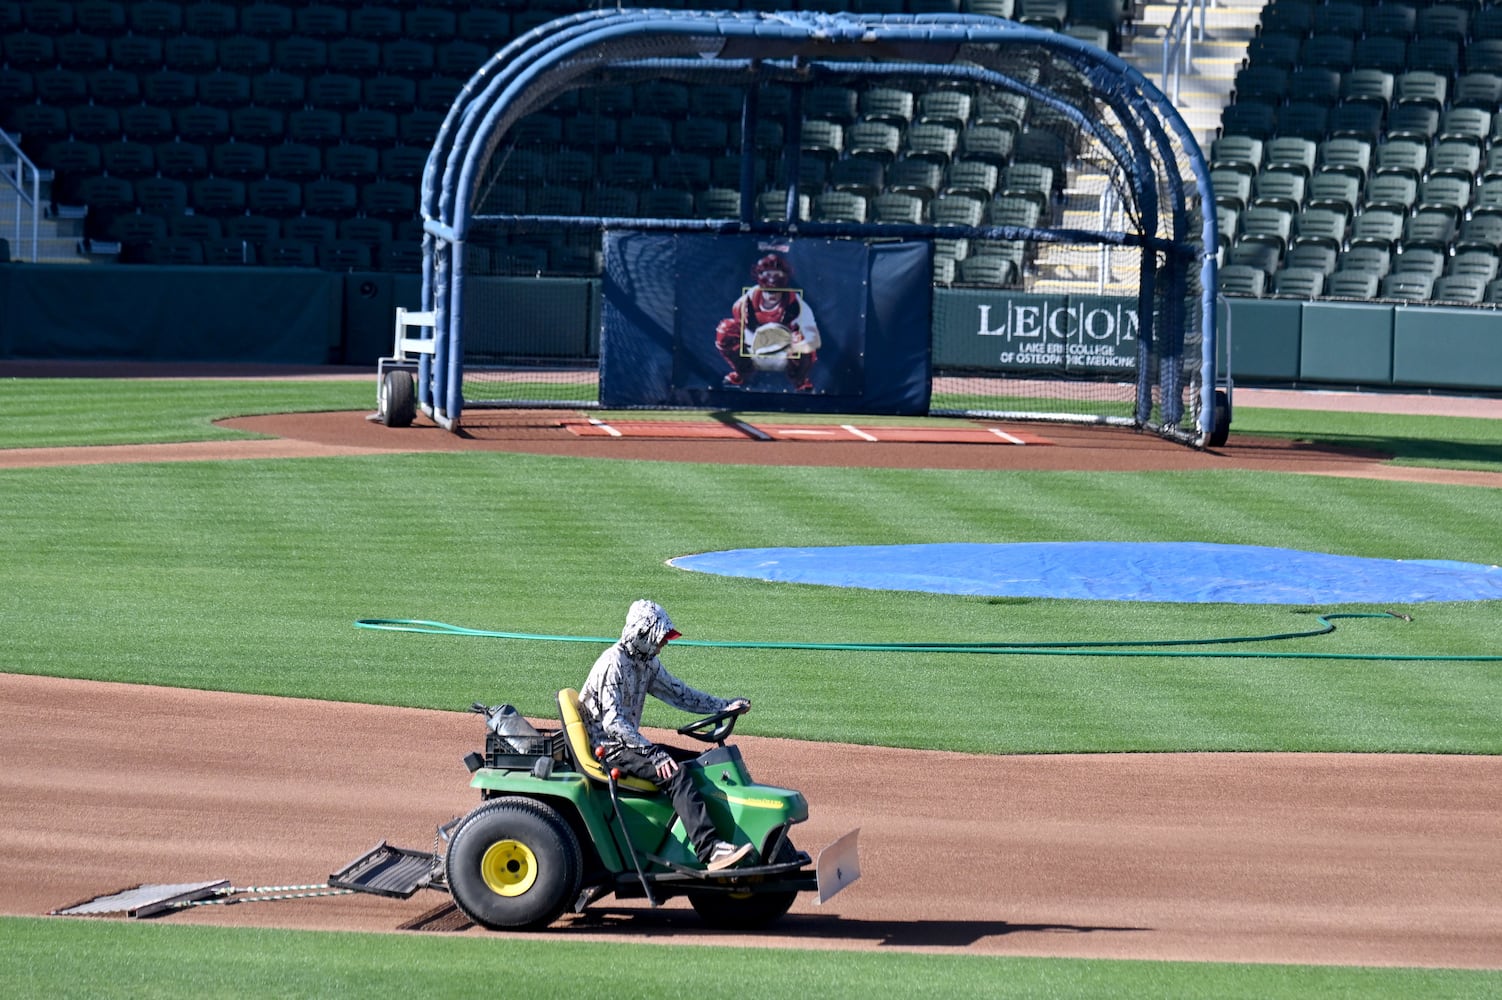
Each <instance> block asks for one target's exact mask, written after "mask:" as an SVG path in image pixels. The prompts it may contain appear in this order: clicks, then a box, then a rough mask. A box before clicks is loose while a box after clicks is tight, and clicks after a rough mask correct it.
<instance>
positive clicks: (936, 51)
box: [381, 10, 1230, 445]
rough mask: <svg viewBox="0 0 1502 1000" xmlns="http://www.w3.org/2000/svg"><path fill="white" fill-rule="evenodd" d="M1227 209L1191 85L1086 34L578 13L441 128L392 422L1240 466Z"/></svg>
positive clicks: (506, 61)
mask: <svg viewBox="0 0 1502 1000" xmlns="http://www.w3.org/2000/svg"><path fill="white" fill-rule="evenodd" d="M1207 204H1213V197H1212V195H1211V193H1210V188H1209V180H1208V170H1207V168H1206V165H1205V162H1204V159H1203V157H1202V155H1201V152H1200V150H1199V147H1198V145H1197V144H1196V142H1195V140H1194V138H1193V135H1192V134H1191V133H1190V131H1189V130H1188V128H1187V127H1186V126H1185V124H1184V122H1183V120H1182V119H1181V118H1180V117H1179V115H1178V114H1177V113H1176V112H1175V110H1174V109H1173V107H1172V106H1171V105H1170V104H1169V102H1168V100H1167V99H1166V98H1165V97H1164V96H1163V94H1162V93H1161V92H1159V91H1158V90H1157V88H1155V87H1154V86H1153V85H1152V84H1151V83H1150V82H1148V81H1147V80H1146V79H1144V78H1143V77H1142V75H1141V74H1140V73H1138V72H1137V71H1136V70H1134V69H1133V68H1132V67H1130V66H1129V65H1127V64H1126V63H1124V62H1123V61H1121V60H1120V59H1119V58H1117V57H1115V56H1113V55H1111V54H1109V53H1107V52H1105V51H1103V50H1101V49H1098V48H1095V47H1092V46H1090V45H1087V44H1085V43H1083V42H1080V41H1077V40H1075V39H1073V38H1070V37H1068V36H1066V35H1063V34H1060V33H1056V32H1051V31H1047V30H1042V29H1036V28H1032V27H1028V26H1024V25H1021V24H1017V23H1015V22H1012V21H1007V20H1002V19H998V18H992V17H985V16H976V15H957V14H939V15H886V16H866V15H856V14H816V13H810V12H797V13H752V12H708V11H683V10H674V11H667V10H604V11H590V12H585V13H580V14H575V15H571V16H566V17H562V18H559V19H557V20H555V21H552V22H550V23H548V24H545V25H543V26H541V27H539V28H537V29H535V30H533V31H531V32H529V33H527V34H525V35H523V36H521V37H519V38H517V39H516V40H515V41H514V42H513V43H512V44H510V45H508V46H507V47H506V48H504V49H503V50H501V51H500V52H498V53H497V54H496V55H495V56H493V57H492V58H491V59H490V60H489V61H488V62H487V63H486V64H485V65H484V66H483V67H482V68H481V69H480V70H479V71H478V72H477V73H475V75H474V76H473V77H472V78H471V79H470V80H469V82H468V84H467V85H466V86H465V88H464V90H463V91H462V93H461V94H460V96H459V97H458V98H457V99H456V100H455V102H454V104H453V106H452V107H451V108H450V110H449V111H448V113H447V117H446V119H445V121H444V123H443V125H442V127H441V129H440V130H439V133H438V137H437V139H436V140H435V142H434V146H433V149H432V152H431V154H430V156H429V159H428V163H427V167H426V170H425V172H424V175H423V182H422V192H421V213H422V216H423V219H424V232H425V235H424V237H423V268H422V279H423V280H422V308H421V309H420V310H415V311H405V310H403V311H400V312H399V316H398V327H397V338H396V350H395V352H394V353H393V356H392V357H390V358H386V359H383V360H382V362H381V380H382V381H381V386H382V392H381V398H382V410H383V414H385V415H387V419H388V422H391V416H392V415H393V414H395V415H396V416H397V417H398V418H400V416H401V411H402V410H403V408H404V407H405V408H407V409H408V410H410V411H415V409H416V408H420V409H421V410H422V411H423V412H424V413H426V414H427V415H429V416H430V417H431V418H432V419H433V420H435V421H436V422H437V423H439V424H440V425H442V426H444V427H446V428H449V429H451V430H452V429H455V428H457V427H458V426H459V423H460V420H461V415H462V414H463V412H464V411H465V409H467V408H476V407H499V406H526V407H538V406H568V407H600V408H612V409H614V408H628V407H629V408H640V409H673V408H684V407H688V408H695V409H701V410H703V409H709V410H725V411H762V412H765V411H773V412H779V411H789V412H804V413H820V412H823V413H836V412H838V413H852V414H860V413H865V414H943V415H972V416H983V417H987V418H1030V419H1051V420H1071V421H1084V422H1091V423H1111V424H1121V425H1125V426H1133V427H1139V428H1145V429H1150V430H1153V431H1156V432H1158V433H1161V434H1163V435H1165V436H1167V437H1171V438H1174V439H1177V440H1181V441H1185V442H1188V443H1191V444H1197V445H1203V444H1206V443H1219V442H1221V441H1223V440H1224V436H1225V433H1226V429H1227V427H1228V425H1229V420H1230V406H1229V404H1230V399H1229V393H1228V391H1227V389H1228V386H1225V385H1217V371H1218V367H1217V341H1216V336H1215V318H1216V317H1215V309H1214V308H1213V305H1214V293H1213V290H1214V289H1215V287H1216V281H1215V267H1216V262H1215V251H1216V247H1217V238H1216V233H1215V214H1214V212H1205V211H1203V206H1204V205H1207ZM409 373H410V374H409Z"/></svg>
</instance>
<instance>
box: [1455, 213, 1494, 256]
mask: <svg viewBox="0 0 1502 1000" xmlns="http://www.w3.org/2000/svg"><path fill="white" fill-rule="evenodd" d="M1470 250H1484V251H1486V252H1487V253H1491V254H1495V253H1497V252H1498V251H1502V215H1495V214H1491V213H1487V212H1478V213H1473V214H1472V215H1471V217H1470V218H1469V219H1466V220H1465V221H1464V222H1462V223H1461V224H1460V232H1459V233H1458V234H1457V235H1456V237H1455V256H1456V259H1457V260H1458V259H1459V258H1460V257H1462V256H1464V255H1465V253H1466V252H1467V251H1470Z"/></svg>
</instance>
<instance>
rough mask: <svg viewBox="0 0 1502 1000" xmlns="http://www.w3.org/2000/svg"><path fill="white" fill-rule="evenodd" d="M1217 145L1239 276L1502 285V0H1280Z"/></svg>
mask: <svg viewBox="0 0 1502 1000" xmlns="http://www.w3.org/2000/svg"><path fill="white" fill-rule="evenodd" d="M1210 159H1211V161H1212V162H1211V182H1212V185H1213V187H1214V189H1215V201H1216V216H1217V220H1218V223H1219V226H1220V238H1221V246H1220V250H1221V260H1222V279H1221V291H1222V292H1224V293H1225V294H1228V295H1255V296H1260V295H1273V296H1283V297H1291V298H1303V299H1307V298H1317V297H1321V296H1328V297H1334V298H1358V299H1366V298H1383V299H1392V300H1397V301H1404V302H1419V303H1424V302H1443V303H1447V304H1450V303H1462V304H1476V303H1481V302H1488V303H1502V294H1499V293H1502V286H1499V285H1498V284H1497V283H1496V277H1497V265H1498V261H1499V259H1502V6H1498V5H1496V4H1491V3H1488V4H1482V3H1480V2H1475V0H1432V2H1431V0H1329V2H1318V3H1317V2H1314V0H1269V2H1268V4H1267V6H1266V7H1265V8H1263V11H1262V14H1261V21H1260V27H1259V30H1258V33H1257V35H1256V37H1254V38H1253V39H1252V41H1251V42H1250V43H1249V44H1248V46H1247V55H1246V59H1245V61H1244V62H1243V64H1242V66H1241V68H1240V70H1239V71H1238V72H1237V75H1236V78H1235V89H1234V90H1233V93H1232V102H1231V103H1230V104H1229V105H1228V106H1227V107H1226V109H1225V112H1224V115H1223V117H1222V121H1221V129H1220V132H1219V134H1218V138H1217V139H1216V140H1215V141H1214V143H1213V144H1212V146H1211V149H1210ZM1248 269H1250V270H1252V271H1258V272H1260V273H1261V280H1258V279H1257V278H1256V277H1255V276H1254V275H1252V274H1250V273H1248Z"/></svg>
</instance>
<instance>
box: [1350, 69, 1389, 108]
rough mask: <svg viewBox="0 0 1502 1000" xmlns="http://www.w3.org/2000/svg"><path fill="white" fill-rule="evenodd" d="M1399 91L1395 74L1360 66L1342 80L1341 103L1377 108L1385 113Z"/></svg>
mask: <svg viewBox="0 0 1502 1000" xmlns="http://www.w3.org/2000/svg"><path fill="white" fill-rule="evenodd" d="M1396 90H1397V81H1396V80H1395V78H1394V77H1393V74H1391V73H1389V72H1388V71H1387V70H1383V69H1372V68H1368V67H1364V66H1358V67H1357V68H1356V69H1353V70H1351V72H1349V73H1346V74H1344V75H1343V76H1341V78H1340V99H1341V102H1351V103H1356V104H1364V105H1367V106H1375V107H1377V108H1379V109H1380V110H1381V111H1383V112H1384V113H1385V112H1386V111H1387V108H1388V105H1390V104H1391V103H1392V100H1393V95H1394V94H1395V93H1396Z"/></svg>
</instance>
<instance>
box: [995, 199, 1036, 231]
mask: <svg viewBox="0 0 1502 1000" xmlns="http://www.w3.org/2000/svg"><path fill="white" fill-rule="evenodd" d="M1041 215H1042V213H1041V212H1040V210H1039V208H1038V204H1037V202H1035V201H1032V200H1031V199H1028V198H1018V197H1015V196H1013V197H1008V196H1007V195H1001V196H1000V197H998V198H996V199H995V200H993V201H992V202H990V203H989V204H988V205H987V206H986V221H987V222H989V223H990V224H991V225H994V226H1018V227H1020V228H1024V229H1035V228H1037V226H1038V224H1039V222H1040V221H1041Z"/></svg>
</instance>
